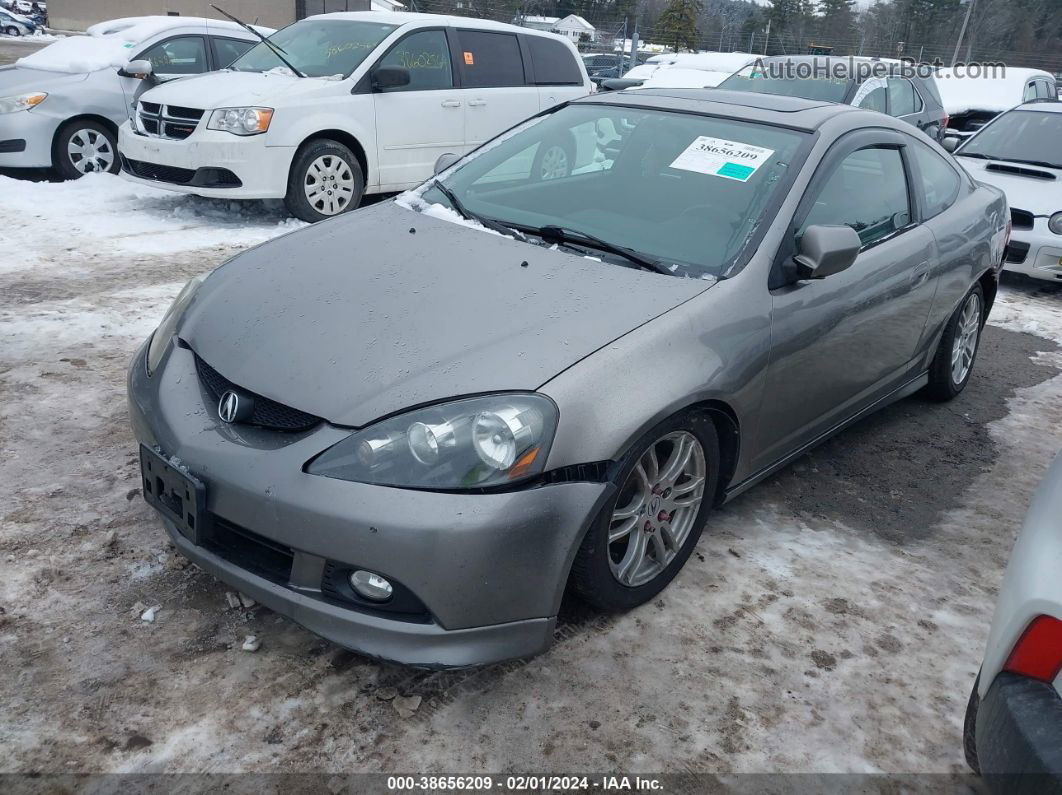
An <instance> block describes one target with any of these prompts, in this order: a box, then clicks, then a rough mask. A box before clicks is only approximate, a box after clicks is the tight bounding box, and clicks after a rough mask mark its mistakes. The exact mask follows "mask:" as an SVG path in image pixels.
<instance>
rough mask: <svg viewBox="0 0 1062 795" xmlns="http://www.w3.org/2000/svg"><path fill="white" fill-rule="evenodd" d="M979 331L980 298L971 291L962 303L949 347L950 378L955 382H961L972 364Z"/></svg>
mask: <svg viewBox="0 0 1062 795" xmlns="http://www.w3.org/2000/svg"><path fill="white" fill-rule="evenodd" d="M980 332H981V299H980V298H979V297H978V295H977V294H976V293H971V294H970V296H969V297H968V298H967V299H966V303H965V304H963V307H962V312H961V313H960V315H959V324H958V325H957V326H956V328H955V341H954V342H953V343H952V347H951V380H952V381H953V382H954V383H956V384H961V383H962V382H963V380H964V379H965V378H966V376H967V375H968V374H969V372H970V368H971V367H972V366H973V360H974V355H975V354H976V353H977V340H978V336H979V335H980Z"/></svg>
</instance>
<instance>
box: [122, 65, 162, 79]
mask: <svg viewBox="0 0 1062 795" xmlns="http://www.w3.org/2000/svg"><path fill="white" fill-rule="evenodd" d="M153 71H154V69H152V67H151V61H146V60H139V61H130V62H129V63H127V64H126V65H125V66H123V67H122V68H121V69H119V70H118V74H119V75H121V76H122V77H135V78H136V79H138V80H146V79H147V78H149V77H151V74H152V72H153Z"/></svg>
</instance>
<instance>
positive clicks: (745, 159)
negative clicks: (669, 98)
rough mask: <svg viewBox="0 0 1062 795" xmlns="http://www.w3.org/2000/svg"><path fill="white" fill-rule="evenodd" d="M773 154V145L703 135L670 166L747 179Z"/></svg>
mask: <svg viewBox="0 0 1062 795" xmlns="http://www.w3.org/2000/svg"><path fill="white" fill-rule="evenodd" d="M773 154H774V150H773V149H764V148H763V147H762V146H753V145H752V144H743V143H739V142H738V141H727V140H726V139H724V138H712V137H711V136H708V135H702V136H700V137H698V138H697V139H696V140H695V141H694V142H693V143H691V144H690V145H689V146H687V147H686V148H685V149H684V150H683V151H682V153H681V154H680V155H679V156H678V157H676V158H675V160H674V162H672V164H671V168H679V169H682V170H683V171H696V172H699V173H701V174H711V175H713V176H716V177H723V178H725V179H733V180H737V181H738V182H748V180H749V178H750V177H751V176H752V175H753V174H755V173H756V170H757V169H758V168H759V167H760V166H762V165H763V164H764V163H765V162H767V158H769V157H770V156H771V155H773Z"/></svg>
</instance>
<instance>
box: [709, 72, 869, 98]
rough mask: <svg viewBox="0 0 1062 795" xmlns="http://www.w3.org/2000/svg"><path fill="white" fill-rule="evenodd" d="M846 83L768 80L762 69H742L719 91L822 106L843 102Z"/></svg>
mask: <svg viewBox="0 0 1062 795" xmlns="http://www.w3.org/2000/svg"><path fill="white" fill-rule="evenodd" d="M848 82H849V81H848V79H847V78H838V77H830V76H827V75H826V74H823V75H822V76H821V77H796V76H793V77H771V76H768V75H766V74H764V72H763V70H762V69H759V68H758V67H755V66H746V67H745V68H744V69H742V70H741V71H739V72H736V73H734V74H732V75H730V77H728V78H727V79H726V80H724V81H723V82H722V83H720V84H719V88H725V89H727V90H729V91H752V92H754V93H756V94H779V95H782V96H786V97H801V98H803V99H814V100H821V101H822V102H844V97H845V94H847V93H848Z"/></svg>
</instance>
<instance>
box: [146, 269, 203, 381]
mask: <svg viewBox="0 0 1062 795" xmlns="http://www.w3.org/2000/svg"><path fill="white" fill-rule="evenodd" d="M208 275H209V274H203V275H202V276H196V277H195V278H194V279H191V280H190V281H189V282H188V284H186V285H185V286H184V289H182V290H181V292H179V293H178V294H177V297H176V298H175V299H174V301H173V303H172V304H170V308H169V309H167V310H166V314H165V315H163V316H162V322H161V323H159V327H158V328H157V329H155V333H154V334H152V335H151V342H150V343H148V352H147V371H148V375H151V374H152V373H154V372H155V371H156V370H157V369H158V367H159V365H160V364H161V363H162V357H163V355H164V354H165V353H166V349H167V348H168V347H169V346H170V340H171V339H173V334H174V332H175V331H177V322H178V321H179V320H180V319H181V316H182V315H184V311H185V310H186V309H187V308H188V305H189V304H190V303H192V299H193V298H195V294H196V293H197V292H199V286H200V285H201V284H202V283H203V281H204V280H205V279H206V277H207V276H208Z"/></svg>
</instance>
